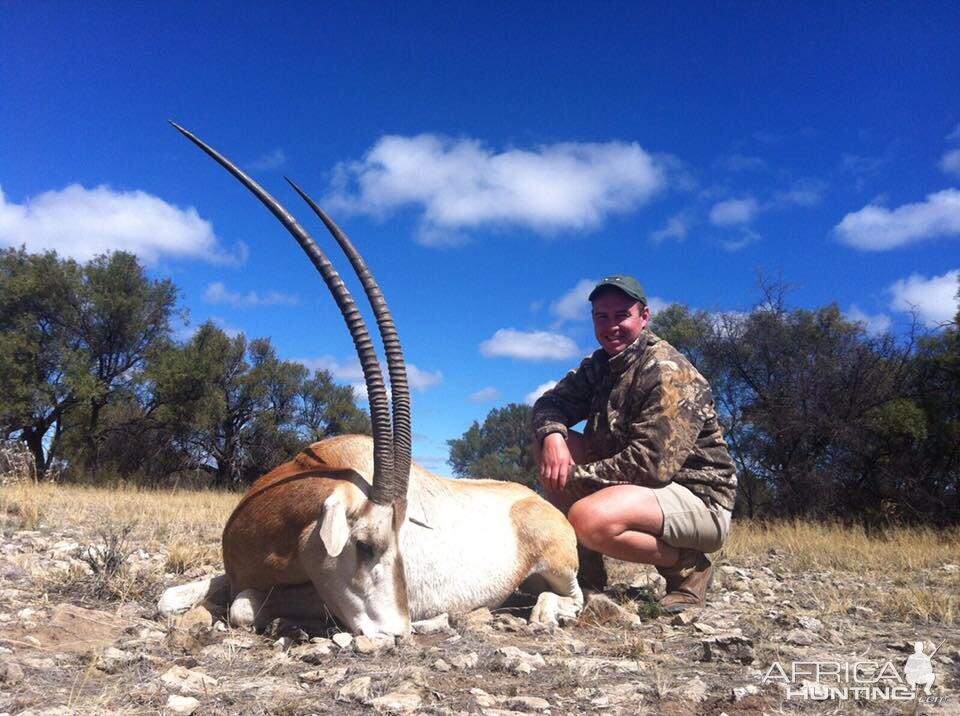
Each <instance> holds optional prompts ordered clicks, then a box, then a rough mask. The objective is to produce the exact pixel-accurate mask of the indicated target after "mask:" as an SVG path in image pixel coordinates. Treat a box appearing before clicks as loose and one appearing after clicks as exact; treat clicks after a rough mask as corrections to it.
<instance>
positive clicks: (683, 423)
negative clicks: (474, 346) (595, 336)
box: [533, 330, 737, 509]
mask: <svg viewBox="0 0 960 716" xmlns="http://www.w3.org/2000/svg"><path fill="white" fill-rule="evenodd" d="M584 419H586V421H587V425H586V428H585V430H584V438H585V442H586V445H587V458H588V460H589V461H590V462H588V463H587V464H584V465H577V466H576V467H575V468H573V469H572V470H571V472H570V473H569V474H568V489H571V490H573V491H575V492H578V493H581V494H587V493H589V492H593V491H595V490H598V489H600V488H601V487H607V486H609V485H615V484H620V483H633V484H636V485H647V486H649V487H656V486H659V485H663V484H666V483H668V482H670V481H671V480H675V481H676V482H677V483H679V484H681V485H683V486H684V487H686V488H687V489H688V490H690V491H691V492H693V493H694V494H696V495H697V496H698V497H700V498H701V499H703V500H705V501H708V502H715V503H717V504H719V505H720V506H722V507H725V508H727V509H732V508H733V502H734V498H735V496H736V490H737V476H736V473H735V471H734V465H733V460H731V458H730V453H729V452H728V451H727V444H726V443H725V442H724V440H723V434H722V433H721V431H720V425H719V423H718V422H717V414H716V411H715V410H714V405H713V394H712V393H711V391H710V385H709V384H708V383H707V381H706V379H705V378H704V377H703V376H702V375H700V373H699V372H697V369H696V368H694V367H693V365H691V364H690V362H689V361H688V360H687V359H686V358H684V357H683V355H682V354H681V353H680V352H679V351H677V349H676V348H674V347H673V346H671V345H670V344H669V343H667V342H666V341H665V340H663V339H661V338H659V337H658V336H656V335H654V333H653V332H652V331H650V330H644V331H643V333H641V334H640V336H639V337H638V338H637V340H636V341H634V342H633V343H632V344H631V345H630V346H628V347H627V348H626V349H625V350H624V351H623V352H622V353H620V354H619V355H617V356H614V357H612V358H611V357H609V356H608V355H607V354H606V352H604V351H603V350H602V349H601V350H597V351H595V352H594V353H593V354H592V355H590V356H587V357H586V358H585V359H584V360H583V362H582V363H581V364H580V367H579V368H577V369H576V370H572V371H570V372H569V373H568V374H567V375H566V376H565V377H564V378H563V380H561V381H560V382H559V383H557V385H556V386H555V387H554V388H552V389H550V390H548V391H547V392H546V393H544V394H543V395H542V396H541V397H540V398H539V400H537V402H536V403H535V404H534V406H533V429H534V434H535V436H536V439H537V440H538V441H540V442H542V441H543V438H545V437H546V436H547V435H549V434H550V433H554V432H559V433H562V434H563V435H564V437H566V435H567V426H569V425H575V424H576V423H578V422H580V421H581V420H584Z"/></svg>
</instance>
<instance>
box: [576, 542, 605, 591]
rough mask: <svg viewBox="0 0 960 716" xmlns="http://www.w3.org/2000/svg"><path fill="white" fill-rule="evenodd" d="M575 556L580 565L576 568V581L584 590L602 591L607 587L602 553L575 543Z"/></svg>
mask: <svg viewBox="0 0 960 716" xmlns="http://www.w3.org/2000/svg"><path fill="white" fill-rule="evenodd" d="M577 558H578V559H579V561H580V567H579V569H577V582H578V583H579V584H580V589H582V590H584V591H592V592H602V591H603V590H604V589H606V588H607V568H606V566H605V565H604V564H603V555H602V554H600V553H599V552H594V551H593V550H592V549H587V548H586V547H584V546H583V545H581V544H578V545H577Z"/></svg>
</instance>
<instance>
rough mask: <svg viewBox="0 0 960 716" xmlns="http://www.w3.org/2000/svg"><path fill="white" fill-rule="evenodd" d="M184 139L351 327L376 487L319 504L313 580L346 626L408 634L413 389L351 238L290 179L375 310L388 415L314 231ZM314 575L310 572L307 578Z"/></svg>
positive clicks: (365, 337) (369, 353)
mask: <svg viewBox="0 0 960 716" xmlns="http://www.w3.org/2000/svg"><path fill="white" fill-rule="evenodd" d="M171 124H173V126H174V127H176V128H177V129H178V130H179V131H180V132H182V133H183V134H184V135H185V136H186V137H187V138H189V139H190V140H191V141H193V142H194V143H195V144H196V145H197V146H199V147H200V148H201V149H203V151H205V152H206V153H207V154H209V155H210V156H211V157H212V158H213V159H215V160H216V161H217V162H218V163H219V164H220V165H221V166H223V167H224V168H225V169H226V170H227V171H229V172H230V173H231V174H233V175H234V176H235V177H236V178H237V179H238V180H239V181H240V182H241V183H242V184H243V185H244V186H246V187H247V188H248V189H249V190H250V191H251V192H253V194H254V195H256V197H257V198H258V199H260V201H261V202H263V204H264V205H265V206H266V207H267V208H268V209H269V210H270V211H271V212H272V213H273V215H274V216H276V217H277V219H279V221H280V223H282V224H283V225H284V227H285V228H286V229H287V231H289V232H290V234H292V235H293V237H294V238H295V239H296V240H297V242H298V243H299V244H300V246H301V248H303V250H304V251H305V252H306V254H307V255H308V256H309V257H310V260H311V261H312V262H313V264H314V266H315V267H316V268H317V270H318V271H319V272H320V275H321V276H322V277H323V280H324V282H325V283H326V285H327V288H329V290H330V293H331V294H332V295H333V298H334V300H335V301H336V303H337V306H338V307H339V308H340V311H341V313H342V314H343V318H344V321H346V324H347V327H348V329H349V330H350V335H351V337H352V338H353V343H354V346H355V347H356V349H357V355H358V357H359V359H360V365H361V367H362V368H363V377H364V381H365V382H366V385H367V394H368V397H369V400H370V418H371V423H372V427H373V485H372V487H371V489H370V491H369V495H368V496H367V497H366V499H363V500H362V501H361V502H359V503H358V502H356V500H352V501H351V500H349V499H347V497H346V494H347V493H346V492H345V491H338V490H334V491H333V492H332V493H331V494H330V496H329V497H328V498H327V499H326V500H325V501H324V503H323V504H322V505H317V511H318V522H317V524H318V528H317V529H316V530H314V532H313V533H312V534H311V536H309V537H308V538H307V539H308V541H310V540H319V541H320V542H322V544H323V548H324V552H325V555H326V557H325V558H324V560H323V564H322V565H317V566H316V568H317V569H318V570H319V571H320V572H321V573H322V576H323V578H322V579H316V578H315V579H314V584H315V585H317V588H318V590H319V591H320V592H321V593H320V597H321V598H322V599H323V601H324V603H325V604H326V606H327V607H328V608H329V609H330V610H331V611H332V612H333V613H334V615H335V616H336V617H337V618H338V619H340V620H341V621H342V622H343V623H344V624H345V625H346V626H347V627H349V628H350V629H351V630H352V631H354V632H362V633H364V634H368V635H372V634H378V633H380V634H394V635H402V634H407V633H409V631H410V615H409V611H408V602H407V588H406V577H405V575H404V570H403V558H402V556H401V555H400V551H399V532H400V528H401V526H402V525H403V522H404V517H405V512H406V493H407V482H408V480H409V477H410V449H411V424H410V391H409V388H408V385H407V372H406V367H405V365H404V360H403V351H402V349H401V347H400V340H399V337H398V336H397V331H396V328H395V326H394V323H393V318H392V317H391V315H390V311H389V309H388V308H387V304H386V301H385V300H384V297H383V294H382V293H381V292H380V288H379V286H378V285H377V283H376V280H375V279H374V277H373V274H371V272H370V270H369V269H368V268H367V265H366V263H365V262H364V260H363V258H362V257H361V256H360V254H359V253H358V252H357V250H356V249H355V248H354V246H353V244H352V243H351V242H350V239H349V238H347V236H346V235H345V234H344V233H343V231H341V230H340V228H339V227H338V226H337V225H336V224H335V223H334V222H333V220H331V219H330V217H329V216H327V215H326V213H324V211H323V210H322V209H320V207H318V206H317V205H316V204H315V203H314V202H313V201H312V200H311V199H310V197H308V196H307V195H306V194H305V193H304V192H303V191H301V189H300V188H299V187H297V186H296V184H293V182H290V180H289V179H287V181H288V182H290V184H291V185H292V186H293V188H294V189H296V191H297V192H298V193H299V194H300V195H301V196H302V197H303V198H304V199H305V200H306V201H307V203H308V204H309V205H310V207H311V208H312V209H313V210H314V211H315V212H316V213H317V215H318V216H319V217H320V219H321V220H322V221H323V223H324V225H325V226H326V227H327V229H328V230H329V231H330V233H331V234H332V235H333V237H334V238H335V239H336V240H337V242H338V243H339V244H340V246H341V248H342V249H343V251H344V253H346V255H347V258H348V259H349V260H350V263H351V264H352V266H353V268H354V271H355V272H356V274H357V276H358V277H359V279H360V281H361V283H362V284H363V287H364V291H365V292H366V294H367V298H368V299H369V301H370V304H371V306H372V308H373V312H374V315H375V316H376V320H377V325H378V327H379V329H380V336H381V339H382V340H383V346H384V352H385V354H386V356H387V368H388V371H389V373H390V385H391V388H392V394H393V410H392V417H391V409H390V403H389V401H388V398H387V389H386V387H385V385H384V382H383V373H382V372H381V370H380V363H379V361H378V360H377V355H376V352H375V350H374V347H373V343H372V342H371V339H370V334H369V332H368V331H367V326H366V323H365V322H364V320H363V317H362V316H361V315H360V312H359V310H358V309H357V306H356V304H355V303H354V300H353V297H352V296H351V295H350V291H349V290H348V289H347V287H346V286H345V285H344V283H343V281H342V280H341V279H340V276H339V274H338V273H337V271H336V269H334V267H333V265H332V264H331V263H330V261H329V260H328V259H327V257H326V255H325V254H324V253H323V251H322V250H321V249H320V248H319V247H318V246H317V244H316V243H315V242H314V240H313V239H312V238H311V236H310V235H309V234H308V233H307V232H306V230H304V228H303V227H302V226H300V224H299V223H298V222H297V221H296V219H294V218H293V216H292V215H291V214H290V212H288V211H287V210H286V209H285V208H284V207H283V206H282V205H281V204H280V202H278V201H277V200H276V199H275V198H274V197H273V196H271V195H270V194H269V193H267V192H266V191H265V190H264V189H263V188H262V187H261V186H260V185H259V184H257V183H256V182H255V181H254V180H253V179H251V178H250V177H249V176H247V175H246V174H244V173H243V172H242V171H241V170H240V169H239V168H237V166H236V165H235V164H233V163H232V162H231V161H230V160H228V159H227V158H226V157H224V156H223V155H221V154H220V153H218V152H217V151H216V150H214V149H213V148H212V147H210V146H209V145H207V144H206V143H204V142H203V141H202V140H200V139H199V138H198V137H196V136H195V135H193V134H192V133H190V132H188V131H187V130H186V129H184V128H183V127H180V126H179V125H177V124H174V123H172V122H171ZM312 576H313V575H312Z"/></svg>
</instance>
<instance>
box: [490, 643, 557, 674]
mask: <svg viewBox="0 0 960 716" xmlns="http://www.w3.org/2000/svg"><path fill="white" fill-rule="evenodd" d="M493 663H494V666H497V667H499V668H501V669H503V670H504V671H509V672H511V673H513V674H530V673H532V672H534V671H536V670H537V669H538V668H539V667H541V666H546V661H544V659H543V657H542V656H541V655H540V654H528V653H527V652H525V651H521V650H520V649H518V648H517V647H515V646H504V647H501V648H500V649H497V650H496V651H495V652H494V654H493Z"/></svg>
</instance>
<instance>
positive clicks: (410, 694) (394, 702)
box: [370, 690, 423, 714]
mask: <svg viewBox="0 0 960 716" xmlns="http://www.w3.org/2000/svg"><path fill="white" fill-rule="evenodd" d="M422 701H423V698H422V697H421V696H420V694H418V693H417V692H416V691H412V690H402V691H391V692H390V693H389V694H384V695H383V696H378V697H377V698H375V699H373V700H372V701H370V705H371V706H373V708H374V709H376V710H377V711H379V712H381V713H392V714H407V713H411V712H413V711H416V710H417V709H418V708H420V704H421V702H422Z"/></svg>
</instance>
